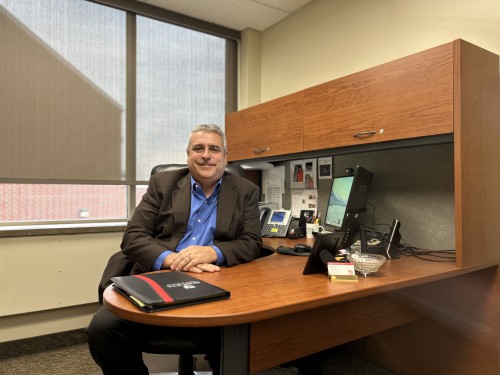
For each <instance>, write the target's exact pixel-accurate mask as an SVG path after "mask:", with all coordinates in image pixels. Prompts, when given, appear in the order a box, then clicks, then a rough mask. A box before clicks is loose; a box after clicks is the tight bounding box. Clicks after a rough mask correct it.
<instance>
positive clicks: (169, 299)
mask: <svg viewBox="0 0 500 375" xmlns="http://www.w3.org/2000/svg"><path fill="white" fill-rule="evenodd" d="M134 277H138V278H139V279H141V280H144V281H145V282H147V283H148V284H149V285H150V286H151V288H153V290H154V291H155V292H156V293H158V295H159V296H160V297H161V299H163V301H164V302H173V301H174V300H173V298H172V297H170V296H169V295H168V293H167V292H165V290H163V288H162V287H161V286H160V284H158V283H157V282H156V281H154V280H151V279H150V278H149V277H146V276H143V275H134Z"/></svg>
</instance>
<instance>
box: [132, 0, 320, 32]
mask: <svg viewBox="0 0 500 375" xmlns="http://www.w3.org/2000/svg"><path fill="white" fill-rule="evenodd" d="M138 1H140V2H143V3H147V4H150V5H154V6H157V7H160V8H164V9H167V10H170V11H172V12H176V13H180V14H183V15H186V16H190V17H193V18H197V19H200V20H203V21H207V22H210V23H214V24H216V25H219V26H224V27H228V28H230V29H234V30H238V31H242V30H244V29H246V28H252V29H255V30H258V31H264V30H265V29H267V28H269V27H270V26H272V25H274V24H276V23H278V22H279V21H281V20H282V19H284V18H286V17H288V16H289V15H290V14H292V13H293V12H295V11H297V10H298V9H300V8H302V7H303V6H304V5H306V4H308V3H310V2H311V1H313V0H138Z"/></svg>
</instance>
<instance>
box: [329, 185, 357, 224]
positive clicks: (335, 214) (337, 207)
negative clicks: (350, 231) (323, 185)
mask: <svg viewBox="0 0 500 375" xmlns="http://www.w3.org/2000/svg"><path fill="white" fill-rule="evenodd" d="M353 181H354V176H343V177H337V178H335V179H334V180H333V183H332V189H331V191H330V198H329V201H328V207H327V209H326V218H325V225H331V226H332V227H335V228H338V229H340V228H341V227H342V223H343V221H344V215H345V210H346V208H347V201H348V199H349V195H350V194H351V187H352V183H353Z"/></svg>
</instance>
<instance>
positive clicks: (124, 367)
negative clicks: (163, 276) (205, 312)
mask: <svg viewBox="0 0 500 375" xmlns="http://www.w3.org/2000/svg"><path fill="white" fill-rule="evenodd" d="M87 331H88V335H89V337H88V344H89V349H90V354H91V355H92V358H93V359H94V361H95V362H96V363H97V364H98V365H99V366H100V367H101V369H102V372H103V374H104V375H115V374H116V375H127V374H130V375H142V374H144V375H146V374H149V372H148V368H147V367H146V365H145V364H144V361H143V359H142V353H143V352H147V353H165V354H178V353H181V352H182V351H183V350H184V349H190V348H189V347H186V345H185V343H186V342H190V343H192V345H193V346H194V347H195V348H196V349H197V350H195V352H194V353H193V354H206V355H207V357H206V358H207V360H208V362H209V364H210V367H212V369H214V374H219V367H220V340H221V339H220V336H221V330H220V328H183V327H159V326H152V325H146V324H139V323H134V322H130V321H126V320H123V319H120V318H118V317H117V316H115V315H113V314H112V313H110V312H109V311H108V310H107V309H106V308H105V307H101V308H100V309H99V311H98V312H97V313H96V314H95V315H94V318H93V319H92V321H91V322H90V325H89V327H88V330H87Z"/></svg>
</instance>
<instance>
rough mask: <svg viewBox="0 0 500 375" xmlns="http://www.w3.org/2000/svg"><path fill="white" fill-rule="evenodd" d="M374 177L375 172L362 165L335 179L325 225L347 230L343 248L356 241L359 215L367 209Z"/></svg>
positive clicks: (343, 230)
mask: <svg viewBox="0 0 500 375" xmlns="http://www.w3.org/2000/svg"><path fill="white" fill-rule="evenodd" d="M372 179H373V173H372V172H370V171H368V170H366V169H364V168H362V167H360V166H357V167H356V168H355V169H354V173H351V174H349V175H346V176H340V177H335V178H334V179H333V182H332V188H331V190H330V196H329V198H328V207H327V210H326V217H325V221H324V225H325V227H326V228H325V229H327V230H331V231H334V232H338V231H342V232H345V235H344V240H343V242H342V247H343V248H346V247H349V246H350V245H352V243H353V242H354V236H355V235H356V233H357V231H358V228H359V223H358V217H359V214H361V213H363V212H364V211H366V200H367V198H368V193H369V191H370V186H371V182H372Z"/></svg>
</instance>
